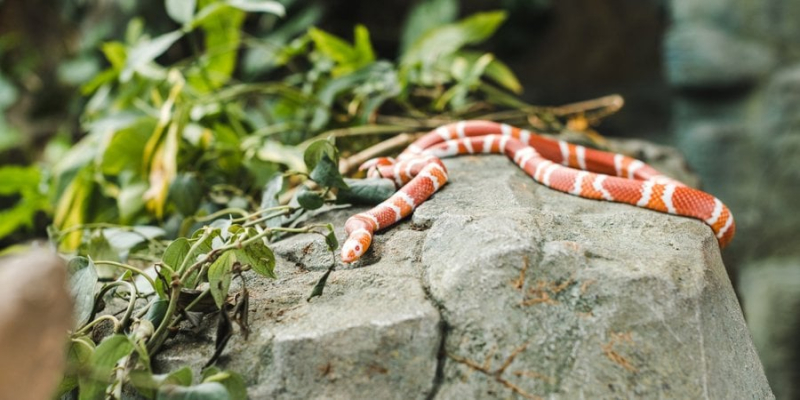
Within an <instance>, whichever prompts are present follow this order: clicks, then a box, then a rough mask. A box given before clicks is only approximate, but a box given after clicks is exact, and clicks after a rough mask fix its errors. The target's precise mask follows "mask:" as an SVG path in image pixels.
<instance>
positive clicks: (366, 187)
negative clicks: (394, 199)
mask: <svg viewBox="0 0 800 400" xmlns="http://www.w3.org/2000/svg"><path fill="white" fill-rule="evenodd" d="M344 181H345V183H347V186H348V188H349V189H348V190H340V191H339V193H338V194H337V196H336V202H337V203H350V204H378V203H380V202H382V201H384V200H386V199H388V198H389V197H391V195H393V194H394V193H395V192H396V191H397V189H396V188H395V186H394V182H393V181H392V180H391V179H383V178H375V179H345V180H344Z"/></svg>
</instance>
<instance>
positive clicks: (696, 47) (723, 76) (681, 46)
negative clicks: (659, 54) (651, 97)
mask: <svg viewBox="0 0 800 400" xmlns="http://www.w3.org/2000/svg"><path fill="white" fill-rule="evenodd" d="M664 61H665V64H666V70H667V79H668V80H669V82H670V83H671V84H672V85H673V86H675V87H678V88H684V89H714V90H717V89H729V88H737V87H742V86H749V85H752V84H754V83H755V82H756V81H757V80H758V79H759V78H761V77H763V76H765V75H766V74H767V73H768V72H769V71H770V69H771V68H772V67H773V65H774V64H775V60H774V55H773V54H772V52H771V51H770V50H769V48H767V47H765V46H764V45H762V44H761V43H758V42H755V41H750V40H747V39H743V38H739V37H736V36H734V35H733V34H731V33H728V32H726V31H724V30H722V29H717V28H714V27H711V26H708V25H703V24H686V25H675V26H673V27H671V28H670V29H669V31H668V32H667V34H666V39H665V41H664Z"/></svg>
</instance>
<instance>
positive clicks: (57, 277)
mask: <svg viewBox="0 0 800 400" xmlns="http://www.w3.org/2000/svg"><path fill="white" fill-rule="evenodd" d="M70 328H72V298H71V296H70V294H69V292H68V290H67V274H66V267H65V266H64V262H63V261H62V260H61V259H60V258H59V257H58V256H56V255H55V254H52V253H50V252H49V251H46V250H44V249H39V250H38V252H31V253H28V254H25V255H22V256H14V257H9V258H2V259H0V354H2V357H0V399H15V400H17V399H20V400H26V399H30V400H40V399H47V398H50V396H52V395H53V392H55V390H56V385H58V383H59V382H60V381H61V377H62V375H61V374H62V373H63V370H64V356H65V354H64V353H65V352H64V350H65V349H64V337H65V336H64V332H67V330H69V329H70Z"/></svg>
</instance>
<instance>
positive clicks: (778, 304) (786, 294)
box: [740, 258, 800, 399]
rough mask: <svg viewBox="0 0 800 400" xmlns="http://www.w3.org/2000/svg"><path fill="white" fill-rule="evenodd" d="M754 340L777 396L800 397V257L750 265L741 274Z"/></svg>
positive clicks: (742, 289) (781, 397)
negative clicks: (799, 339)
mask: <svg viewBox="0 0 800 400" xmlns="http://www.w3.org/2000/svg"><path fill="white" fill-rule="evenodd" d="M740 278H741V279H740V288H741V289H740V290H741V294H742V297H743V298H745V299H747V301H746V302H744V311H745V315H747V319H748V325H749V326H750V332H752V334H753V342H754V343H755V345H756V348H757V349H758V352H759V355H760V356H761V361H762V362H763V363H764V369H765V371H766V373H767V376H769V380H770V383H771V384H772V388H773V390H774V391H775V395H776V397H777V398H780V399H797V398H800V392H798V389H797V385H796V382H797V381H798V379H800V368H798V365H797V360H798V358H800V343H798V341H797V331H798V329H800V315H799V314H798V313H797V310H798V309H800V260H798V259H797V258H772V259H767V260H763V261H759V262H756V263H753V264H749V265H746V266H745V267H744V268H743V271H742V274H741V277H740Z"/></svg>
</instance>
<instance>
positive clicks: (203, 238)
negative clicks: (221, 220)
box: [176, 227, 211, 284]
mask: <svg viewBox="0 0 800 400" xmlns="http://www.w3.org/2000/svg"><path fill="white" fill-rule="evenodd" d="M209 236H211V231H210V230H209V229H208V227H205V229H204V232H203V235H202V236H200V238H199V239H197V241H196V242H194V244H193V245H192V247H190V248H189V252H188V253H186V257H184V258H183V261H181V266H180V267H178V270H177V271H176V272H181V271H185V268H186V263H188V262H189V257H188V256H189V254H194V253H195V252H196V251H197V249H198V248H199V247H200V245H202V244H203V242H205V241H206V239H208V237H209ZM209 254H210V253H209ZM208 258H209V257H208V256H206V258H204V259H202V260H200V261H198V262H197V263H199V264H202V263H204V262H206V260H208ZM197 263H195V264H197ZM188 276H189V274H188V273H187V272H184V273H183V275H181V282H180V284H183V281H184V280H185V279H186V278H187V277H188Z"/></svg>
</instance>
